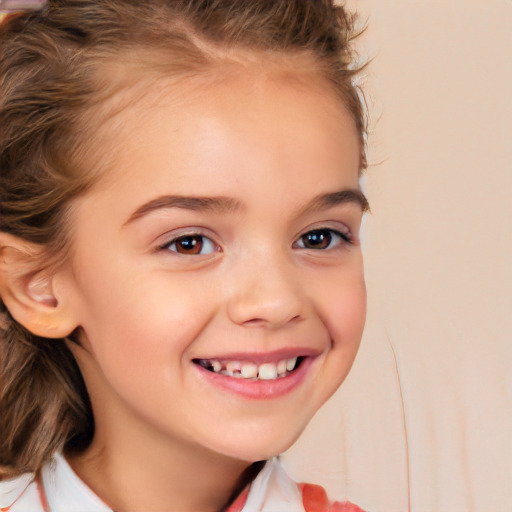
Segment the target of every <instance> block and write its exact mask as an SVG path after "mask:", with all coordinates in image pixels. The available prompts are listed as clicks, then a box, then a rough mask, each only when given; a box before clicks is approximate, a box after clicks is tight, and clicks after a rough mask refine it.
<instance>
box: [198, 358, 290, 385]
mask: <svg viewBox="0 0 512 512" xmlns="http://www.w3.org/2000/svg"><path fill="white" fill-rule="evenodd" d="M198 361H199V364H200V365H201V366H203V367H204V368H206V369H209V370H211V371H213V372H215V373H220V374H222V375H227V376H229V377H235V378H242V379H251V380H258V379H261V380H275V379H277V378H281V377H286V375H287V374H288V373H289V372H292V371H293V370H295V367H296V366H297V358H296V357H291V358H290V359H282V360H280V361H277V362H271V363H262V364H260V365H257V364H256V363H252V362H243V361H224V362H221V361H219V360H218V359H201V360H198Z"/></svg>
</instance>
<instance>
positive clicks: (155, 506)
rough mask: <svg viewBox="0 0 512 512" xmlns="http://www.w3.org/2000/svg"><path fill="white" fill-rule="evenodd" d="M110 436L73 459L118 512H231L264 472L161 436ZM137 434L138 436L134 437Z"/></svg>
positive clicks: (100, 438)
mask: <svg viewBox="0 0 512 512" xmlns="http://www.w3.org/2000/svg"><path fill="white" fill-rule="evenodd" d="M126 434H127V433H126V432H122V433H116V435H115V436H113V437H110V436H105V435H101V434H99V433H98V432H96V434H95V437H94V439H93V442H92V444H91V446H90V447H89V448H88V449H87V450H86V451H85V452H84V453H82V454H80V455H75V456H70V457H68V458H69V462H70V464H71V465H72V467H73V469H74V470H75V472H76V473H77V474H78V476H79V477H80V478H81V479H82V480H83V481H84V482H85V483H86V484H87V485H88V486H89V487H90V488H91V489H92V490H93V491H94V492H95V493H96V494H97V495H98V496H99V497H100V498H102V499H103V500H104V501H105V502H106V503H108V504H109V506H110V507H111V508H113V510H115V511H116V512H138V511H140V510H151V511H155V512H158V511H162V512H167V511H168V510H169V505H170V504H172V509H173V510H180V511H183V512H188V511H194V512H218V511H220V510H223V509H225V507H226V506H227V505H228V504H229V503H230V501H231V500H232V499H233V498H234V497H236V495H237V494H238V492H240V491H241V490H242V489H243V487H245V485H246V484H247V483H248V482H250V481H251V480H252V479H253V478H254V477H255V476H256V474H257V473H258V471H259V470H260V469H261V467H262V465H261V464H254V465H251V464H250V463H248V462H245V461H240V460H237V459H232V458H229V457H225V456H222V455H219V454H216V453H214V452H211V451H208V450H205V449H204V448H203V447H197V446H192V445H184V444H176V445H172V444H169V440H168V439H166V440H165V442H161V441H163V440H162V439H158V437H159V436H158V434H157V435H145V436H144V437H143V442H139V441H140V440H141V437H140V436H139V437H137V436H136V437H133V436H132V435H126ZM132 434H133V433H132Z"/></svg>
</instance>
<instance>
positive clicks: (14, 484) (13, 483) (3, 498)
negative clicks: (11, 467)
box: [0, 473, 44, 512]
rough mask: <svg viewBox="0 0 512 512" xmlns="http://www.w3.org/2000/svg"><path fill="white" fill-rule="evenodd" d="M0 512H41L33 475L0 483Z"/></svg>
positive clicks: (29, 474) (41, 508) (25, 475)
mask: <svg viewBox="0 0 512 512" xmlns="http://www.w3.org/2000/svg"><path fill="white" fill-rule="evenodd" d="M0 511H2V512H43V511H44V509H43V507H42V505H41V500H40V497H39V491H38V487H37V484H36V481H35V479H34V475H33V474H31V473H26V474H24V475H21V476H18V477H16V478H12V479H10V480H2V481H1V482H0Z"/></svg>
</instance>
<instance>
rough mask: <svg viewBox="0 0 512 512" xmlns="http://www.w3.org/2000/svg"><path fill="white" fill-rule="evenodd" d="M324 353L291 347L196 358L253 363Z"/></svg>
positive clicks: (317, 350) (314, 355)
mask: <svg viewBox="0 0 512 512" xmlns="http://www.w3.org/2000/svg"><path fill="white" fill-rule="evenodd" d="M321 353H322V351H321V350H319V349H315V348H302V347H290V348H282V349H279V350H273V351H271V352H258V351H254V352H253V351H245V352H229V353H222V354H215V355H213V356H206V357H203V356H202V357H195V358H194V359H195V360H197V359H207V360H211V361H213V360H216V361H246V362H252V363H258V364H262V363H271V362H275V361H282V360H283V359H291V358H293V357H316V356H319V355H320V354H321Z"/></svg>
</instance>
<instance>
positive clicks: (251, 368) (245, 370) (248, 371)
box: [242, 363, 258, 379]
mask: <svg viewBox="0 0 512 512" xmlns="http://www.w3.org/2000/svg"><path fill="white" fill-rule="evenodd" d="M257 376H258V365H256V364H254V363H244V364H243V365H242V377H245V378H246V379H254V378H256V377H257Z"/></svg>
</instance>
